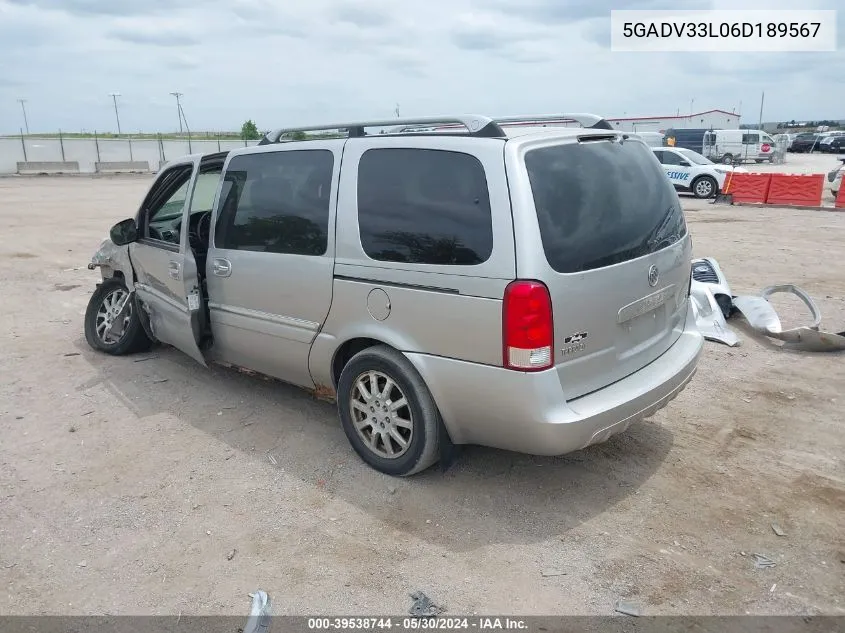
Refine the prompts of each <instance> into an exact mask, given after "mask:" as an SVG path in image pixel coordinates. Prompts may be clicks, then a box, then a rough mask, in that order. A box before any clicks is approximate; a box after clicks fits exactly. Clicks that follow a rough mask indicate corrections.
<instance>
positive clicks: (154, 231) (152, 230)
mask: <svg viewBox="0 0 845 633" xmlns="http://www.w3.org/2000/svg"><path fill="white" fill-rule="evenodd" d="M147 231H148V232H149V234H150V237H151V238H153V239H154V240H161V241H162V242H163V241H164V237H162V235H161V233H159V230H158V229H157V228H155V227H154V226H149V225H148V226H147Z"/></svg>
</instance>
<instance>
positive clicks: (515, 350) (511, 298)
mask: <svg viewBox="0 0 845 633" xmlns="http://www.w3.org/2000/svg"><path fill="white" fill-rule="evenodd" d="M502 310H503V311H502V343H503V351H504V354H503V356H504V358H503V361H504V366H505V367H506V368H507V369H516V370H519V371H540V370H543V369H548V368H549V367H551V366H552V365H554V320H553V319H552V298H551V296H549V289H548V288H546V286H545V284H543V283H540V282H539V281H522V280H520V281H512V282H511V283H509V284H508V286H507V288H505V297H504V301H503V308H502Z"/></svg>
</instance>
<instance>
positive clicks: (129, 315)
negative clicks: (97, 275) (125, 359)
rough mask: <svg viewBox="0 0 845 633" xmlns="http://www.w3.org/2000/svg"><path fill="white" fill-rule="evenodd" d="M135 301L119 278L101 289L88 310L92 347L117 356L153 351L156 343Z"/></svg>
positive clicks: (87, 337)
mask: <svg viewBox="0 0 845 633" xmlns="http://www.w3.org/2000/svg"><path fill="white" fill-rule="evenodd" d="M133 299H134V297H133V296H132V293H130V292H129V290H128V289H127V288H126V285H125V284H124V283H123V281H122V280H121V279H118V278H116V277H112V278H111V279H106V280H105V281H103V283H101V284H100V285H99V286H97V289H96V290H95V291H94V294H92V295H91V299H90V300H89V301H88V308H87V309H86V310H85V340H86V341H88V345H90V346H91V347H92V348H94V349H95V350H97V351H98V352H105V353H106V354H112V355H113V356H122V355H124V354H131V353H133V352H140V351H143V350H145V349H149V347H150V345H152V341H150V339H149V337H147V334H146V332H144V328H143V326H142V325H141V321H140V319H139V318H138V314H137V312H136V310H135V305H134V301H133ZM121 315H122V318H121Z"/></svg>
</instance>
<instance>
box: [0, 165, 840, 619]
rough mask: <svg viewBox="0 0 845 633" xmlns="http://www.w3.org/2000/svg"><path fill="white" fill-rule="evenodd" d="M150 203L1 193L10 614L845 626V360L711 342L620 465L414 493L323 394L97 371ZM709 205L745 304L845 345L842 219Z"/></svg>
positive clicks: (1, 515)
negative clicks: (110, 285)
mask: <svg viewBox="0 0 845 633" xmlns="http://www.w3.org/2000/svg"><path fill="white" fill-rule="evenodd" d="M149 182H150V180H149V178H148V177H144V178H141V177H114V178H4V179H0V225H1V226H2V227H3V237H4V239H3V240H0V262H2V268H0V297H2V300H0V301H2V311H0V324H2V327H0V332H1V334H0V614H101V613H110V614H176V613H183V614H186V615H187V614H233V615H238V614H240V615H242V614H245V613H246V612H247V611H248V606H249V599H248V597H247V593H248V592H250V591H253V590H255V589H257V588H261V589H264V590H266V591H268V592H269V593H270V595H271V596H272V598H273V599H274V602H275V611H276V612H277V613H281V614H329V613H368V614H379V613H381V614H385V613H388V614H402V613H406V612H407V609H408V607H409V604H410V599H409V597H408V595H409V594H410V593H411V592H413V591H417V590H422V591H424V592H425V593H426V594H428V595H429V596H430V597H431V598H432V599H433V600H434V601H435V602H438V603H440V604H442V605H445V606H446V607H447V609H448V612H449V613H452V614H460V613H464V614H471V613H473V612H477V613H515V614H523V615H527V614H545V615H553V614H609V613H612V611H613V607H614V604H615V602H616V601H617V599H620V598H625V599H628V600H631V601H634V602H636V603H638V604H640V605H641V606H642V608H643V610H644V612H645V613H647V614H744V613H755V614H763V613H765V614H845V532H844V531H843V529H842V526H843V519H845V475H843V473H844V472H845V469H843V455H845V450H843V449H845V431H843V426H842V424H843V415H842V406H843V402H845V400H844V399H845V396H844V395H843V393H842V385H843V384H845V364H844V363H843V360H845V357H843V356H842V355H841V354H840V355H811V354H798V353H787V352H783V351H781V350H779V349H778V348H777V347H776V346H775V345H773V344H772V343H770V342H769V341H766V340H761V339H760V338H759V337H757V336H755V335H753V334H752V333H751V332H750V331H749V329H748V328H747V327H743V326H742V325H741V323H734V326H735V327H736V329H737V331H738V332H739V333H740V336H741V337H742V340H743V344H742V347H740V348H735V349H729V348H727V347H724V346H720V345H718V344H714V343H708V344H707V346H706V350H705V354H704V357H703V360H702V362H701V365H700V369H699V373H698V375H697V376H696V378H695V379H694V380H693V382H692V383H691V384H690V386H689V387H688V388H687V389H686V390H685V391H684V392H683V393H682V394H681V395H680V397H678V398H677V399H676V400H675V401H673V402H672V403H671V404H670V405H669V407H668V408H666V409H664V410H662V411H660V412H659V413H658V414H657V415H656V416H654V418H652V419H651V420H648V421H645V422H643V423H640V424H637V425H635V426H634V427H632V428H631V429H630V430H629V431H628V432H627V433H625V434H623V435H620V436H617V437H614V438H612V439H611V440H610V441H609V442H607V443H606V444H603V445H600V446H595V447H591V448H589V449H587V450H585V451H582V452H578V453H575V454H572V455H568V456H564V457H560V458H536V457H529V456H523V455H517V454H512V453H507V452H503V451H497V450H490V449H484V448H476V447H470V448H468V449H466V450H465V451H464V453H463V455H462V456H461V458H460V460H459V462H458V463H457V464H456V465H455V466H454V467H453V468H451V469H450V470H449V471H447V472H446V473H442V472H440V471H438V470H433V471H430V472H426V473H424V474H422V475H420V476H417V477H414V478H411V479H406V480H404V479H403V480H394V479H390V478H388V477H385V476H382V475H380V474H378V473H376V472H374V471H372V470H370V469H369V468H367V467H365V466H364V465H363V464H362V463H361V462H360V461H359V460H358V459H357V457H356V456H355V455H354V453H353V452H352V450H351V449H350V447H349V446H348V444H347V442H346V439H345V437H344V435H343V432H342V431H341V429H340V426H339V424H338V422H337V418H336V414H335V411H334V409H333V408H332V407H331V406H330V405H327V404H324V403H321V402H318V401H315V400H314V399H312V398H311V397H310V396H308V395H307V394H305V393H304V392H301V391H298V390H296V389H294V388H290V387H288V386H285V385H283V384H279V383H276V382H272V381H264V380H261V379H256V378H251V377H248V376H245V375H242V374H238V373H236V372H233V371H230V370H226V369H223V368H219V367H214V368H211V369H208V370H207V369H204V368H202V367H200V366H198V365H196V364H195V363H193V361H191V360H190V359H188V358H187V357H185V356H184V355H182V354H181V353H179V352H176V351H174V350H172V349H167V348H160V349H157V350H154V352H153V353H151V354H147V355H142V356H134V357H125V358H112V357H108V356H105V355H102V354H97V353H94V352H93V351H92V350H90V349H89V348H88V346H87V345H86V343H85V341H84V338H83V334H82V318H83V313H84V310H85V305H86V303H87V301H88V297H89V295H90V293H91V291H92V290H93V288H94V284H95V282H96V280H97V273H95V272H92V271H88V270H87V269H86V268H85V266H86V264H87V262H88V261H89V258H90V256H91V254H92V253H93V251H94V249H95V248H96V246H97V244H98V243H99V240H100V239H102V237H103V236H104V235H105V233H106V231H107V229H108V227H109V226H110V225H111V224H112V223H113V222H115V221H117V220H119V219H122V218H124V217H127V216H130V215H132V214H133V213H134V210H135V208H136V206H137V204H138V202H139V200H140V199H141V196H142V194H143V192H144V190H145V189H146V187H147V186H148V184H149ZM685 206H686V207H687V208H688V221H689V226H690V230H691V232H692V234H693V236H694V242H695V251H696V254H697V255H699V256H703V255H711V256H714V257H716V258H717V259H718V260H719V262H720V263H721V264H722V266H723V268H724V270H725V272H726V274H727V275H728V278H729V281H730V283H731V285H732V287H733V289H734V291H735V292H739V293H747V292H757V291H759V290H760V289H761V288H762V287H764V286H766V285H769V284H772V283H786V282H794V283H797V284H799V285H801V286H803V287H804V288H805V289H807V290H808V291H809V292H810V293H811V295H813V296H814V297H815V298H816V299H817V300H818V303H819V306H820V307H821V309H822V312H823V317H824V320H823V325H825V326H827V327H828V328H829V329H831V330H835V331H839V330H842V329H845V276H843V274H842V270H843V267H842V263H841V262H842V260H843V259H845V214H838V213H832V212H817V211H816V212H810V211H797V210H788V209H777V208H766V209H756V208H749V207H735V208H731V207H726V206H715V205H710V204H709V203H705V202H699V201H694V200H689V199H687V200H685ZM782 314H783V315H784V316H785V317H786V318H785V320H786V321H790V320H793V321H795V320H798V319H800V312H799V311H797V310H796V306H795V305H794V304H793V303H788V302H787V303H784V305H783V306H782ZM773 523H776V524H777V525H778V526H779V529H781V531H782V532H783V533H784V534H785V535H784V536H778V535H777V534H776V533H775V531H774V530H773V528H772V524H773ZM233 552H234V555H233V556H232V553H233ZM754 553H759V554H763V555H765V556H767V557H769V558H770V559H772V560H773V561H774V562H775V563H776V566H775V567H773V568H769V569H760V570H758V569H755V568H754V563H753V560H752V554H754ZM230 558H231V560H230Z"/></svg>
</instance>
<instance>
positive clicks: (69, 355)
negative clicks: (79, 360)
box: [65, 352, 81, 358]
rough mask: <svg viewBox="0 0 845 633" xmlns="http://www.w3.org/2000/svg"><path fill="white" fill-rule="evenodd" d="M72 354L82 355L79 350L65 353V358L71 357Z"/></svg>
mask: <svg viewBox="0 0 845 633" xmlns="http://www.w3.org/2000/svg"><path fill="white" fill-rule="evenodd" d="M71 356H81V354H80V353H79V352H70V353H69V354H65V358H69V357H71Z"/></svg>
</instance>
